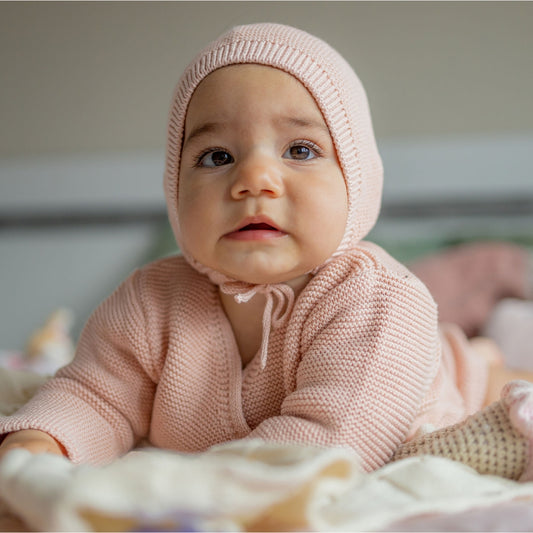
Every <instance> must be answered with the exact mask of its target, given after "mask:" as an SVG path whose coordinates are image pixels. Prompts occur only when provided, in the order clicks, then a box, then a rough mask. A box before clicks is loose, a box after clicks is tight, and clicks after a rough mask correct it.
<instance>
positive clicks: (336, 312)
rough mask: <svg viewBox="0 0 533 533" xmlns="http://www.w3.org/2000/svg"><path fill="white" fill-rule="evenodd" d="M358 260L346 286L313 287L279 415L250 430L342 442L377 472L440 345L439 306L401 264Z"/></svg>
mask: <svg viewBox="0 0 533 533" xmlns="http://www.w3.org/2000/svg"><path fill="white" fill-rule="evenodd" d="M363 262H366V263H367V264H366V265H362V268H361V269H360V270H359V271H358V272H355V273H354V275H352V276H350V277H349V278H348V279H346V280H345V281H344V282H343V283H340V284H339V285H337V286H335V287H333V288H331V289H328V288H327V287H325V288H324V287H323V288H320V290H323V291H324V292H323V295H322V297H321V298H319V303H318V304H316V305H315V306H314V308H313V309H312V310H311V312H310V313H309V315H308V317H307V318H306V321H305V325H304V328H303V333H302V338H301V341H300V342H301V354H302V355H301V358H300V360H299V362H298V364H297V367H296V372H295V383H294V385H293V386H291V390H292V392H290V393H289V394H288V396H287V397H286V398H285V400H284V402H283V404H282V408H281V413H280V416H277V417H273V418H269V419H267V420H265V421H263V422H262V423H261V424H260V425H259V426H257V428H256V429H255V430H254V431H252V433H251V435H250V436H251V437H258V438H264V439H267V440H277V441H294V442H300V443H312V444H316V445H323V446H349V447H351V448H353V449H355V451H356V452H357V453H358V454H359V456H360V458H361V461H362V466H363V467H364V468H365V469H366V470H374V469H376V468H378V467H380V466H382V465H383V464H384V463H386V462H387V461H388V460H389V459H390V457H391V456H392V453H393V451H394V450H395V449H396V448H397V446H398V445H399V444H400V443H402V442H403V441H404V440H405V437H406V435H407V433H408V431H409V428H410V426H411V425H412V423H413V421H414V419H415V418H416V415H417V412H418V409H419V407H420V404H421V403H422V401H423V399H424V397H425V395H426V393H427V391H428V390H429V388H430V386H431V384H432V381H433V379H434V377H435V375H436V372H437V368H438V362H439V354H440V349H439V336H438V325H437V312H436V306H435V304H434V302H433V299H432V298H431V296H430V295H429V292H428V291H427V290H426V288H425V286H424V285H423V284H422V283H421V282H419V281H418V280H417V279H416V278H415V277H414V276H413V275H411V274H410V273H409V272H408V271H407V270H406V269H404V268H403V267H402V268H399V269H394V270H393V269H388V268H385V267H380V266H379V265H375V264H370V263H371V261H368V260H366V261H363ZM307 297H308V298H310V299H313V295H311V294H308V295H307ZM314 299H315V301H316V297H315V298H314Z"/></svg>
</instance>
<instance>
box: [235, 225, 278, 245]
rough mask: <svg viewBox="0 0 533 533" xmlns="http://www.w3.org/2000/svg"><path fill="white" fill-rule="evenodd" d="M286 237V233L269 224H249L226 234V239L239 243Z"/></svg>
mask: <svg viewBox="0 0 533 533" xmlns="http://www.w3.org/2000/svg"><path fill="white" fill-rule="evenodd" d="M284 235H286V233H285V232H284V231H282V230H280V229H279V228H277V227H276V226H274V225H272V224H270V223H269V222H248V223H245V224H244V225H243V226H242V227H240V228H238V229H236V230H234V231H231V232H230V233H228V234H226V237H227V238H229V239H233V240H237V241H264V240H267V239H273V238H276V237H282V236H284Z"/></svg>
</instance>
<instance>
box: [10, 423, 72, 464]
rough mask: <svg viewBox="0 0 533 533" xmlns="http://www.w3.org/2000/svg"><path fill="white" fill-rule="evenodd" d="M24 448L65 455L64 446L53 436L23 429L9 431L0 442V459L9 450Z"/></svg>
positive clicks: (34, 451) (35, 451)
mask: <svg viewBox="0 0 533 533" xmlns="http://www.w3.org/2000/svg"><path fill="white" fill-rule="evenodd" d="M15 448H24V449H25V450H28V451H30V452H32V453H55V454H57V455H67V453H66V450H65V448H64V447H63V446H62V445H61V444H59V442H57V441H56V440H55V439H54V438H53V437H51V436H50V435H48V433H45V432H44V431H39V430H37V429H23V430H20V431H15V432H14V433H10V434H9V435H8V436H7V437H6V438H5V439H4V441H3V442H2V444H0V461H1V460H2V458H3V457H4V455H6V454H7V452H9V451H10V450H14V449H15Z"/></svg>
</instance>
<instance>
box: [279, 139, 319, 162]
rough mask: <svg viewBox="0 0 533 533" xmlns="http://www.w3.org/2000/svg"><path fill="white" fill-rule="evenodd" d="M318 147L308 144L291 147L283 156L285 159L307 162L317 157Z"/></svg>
mask: <svg viewBox="0 0 533 533" xmlns="http://www.w3.org/2000/svg"><path fill="white" fill-rule="evenodd" d="M317 152H318V147H316V146H314V145H313V146H307V145H306V144H302V143H298V144H293V145H292V146H290V147H289V148H288V149H287V151H286V152H285V153H284V154H283V157H284V158H285V159H296V160H298V161H307V160H309V159H314V158H315V157H317Z"/></svg>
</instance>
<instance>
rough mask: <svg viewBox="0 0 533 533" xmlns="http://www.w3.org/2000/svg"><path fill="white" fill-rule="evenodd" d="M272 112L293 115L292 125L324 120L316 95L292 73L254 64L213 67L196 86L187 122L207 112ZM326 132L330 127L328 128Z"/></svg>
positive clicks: (224, 113)
mask: <svg viewBox="0 0 533 533" xmlns="http://www.w3.org/2000/svg"><path fill="white" fill-rule="evenodd" d="M250 110H251V111H252V112H253V113H254V114H255V115H260V114H262V113H265V114H266V113H275V114H279V116H280V117H283V116H287V117H294V118H295V120H294V121H293V123H292V125H298V117H300V118H301V120H300V122H301V124H300V125H307V124H308V123H310V124H312V123H316V124H320V125H321V126H323V127H325V128H326V129H327V126H326V122H325V119H324V116H323V113H322V111H321V109H320V108H319V106H318V104H317V102H316V100H315V98H314V97H313V95H312V94H311V92H310V91H309V90H308V89H307V88H306V87H305V86H304V84H303V83H302V82H301V81H300V80H298V79H297V78H296V77H294V76H293V75H292V74H290V73H288V72H286V71H284V70H281V69H278V68H275V67H271V66H267V65H262V64H256V63H245V64H232V65H228V66H224V67H221V68H219V69H216V70H214V71H213V72H211V73H209V74H208V75H207V76H205V77H204V78H203V79H202V80H201V81H200V83H199V84H198V85H197V86H196V88H195V90H194V92H193V94H192V97H191V99H190V101H189V105H188V107H187V113H186V122H190V121H191V115H193V117H194V119H197V118H198V119H200V117H201V119H202V120H205V119H206V118H207V117H208V116H209V115H211V114H216V115H219V116H223V115H229V116H232V115H234V114H242V113H244V112H246V111H250ZM328 132H329V130H328Z"/></svg>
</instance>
